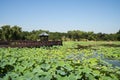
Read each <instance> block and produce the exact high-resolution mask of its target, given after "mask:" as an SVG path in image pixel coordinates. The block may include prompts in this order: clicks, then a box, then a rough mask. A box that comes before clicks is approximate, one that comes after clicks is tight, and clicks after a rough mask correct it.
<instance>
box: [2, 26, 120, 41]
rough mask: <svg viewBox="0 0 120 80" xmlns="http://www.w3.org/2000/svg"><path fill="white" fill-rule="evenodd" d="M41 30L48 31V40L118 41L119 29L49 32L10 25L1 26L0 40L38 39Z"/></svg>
mask: <svg viewBox="0 0 120 80" xmlns="http://www.w3.org/2000/svg"><path fill="white" fill-rule="evenodd" d="M42 32H47V33H49V39H50V40H63V41H120V30H119V31H118V32H116V33H113V34H105V33H94V32H84V31H80V30H73V31H68V32H67V33H60V32H49V31H46V30H33V31H31V32H28V31H22V29H21V27H19V26H13V27H11V26H10V25H4V26H1V29H0V40H38V39H39V36H38V35H39V34H40V33H42Z"/></svg>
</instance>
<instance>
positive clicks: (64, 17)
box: [0, 0, 120, 33]
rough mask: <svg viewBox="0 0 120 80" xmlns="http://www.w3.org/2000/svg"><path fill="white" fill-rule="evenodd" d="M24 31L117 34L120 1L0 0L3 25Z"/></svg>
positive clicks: (119, 19) (0, 16) (119, 26)
mask: <svg viewBox="0 0 120 80" xmlns="http://www.w3.org/2000/svg"><path fill="white" fill-rule="evenodd" d="M6 24H8V25H12V26H13V25H18V26H20V27H22V30H25V31H32V30H38V29H43V30H49V31H58V32H67V31H68V30H82V31H94V32H96V33H98V32H103V33H115V32H117V31H118V30H119V29H120V0H0V26H2V25H6Z"/></svg>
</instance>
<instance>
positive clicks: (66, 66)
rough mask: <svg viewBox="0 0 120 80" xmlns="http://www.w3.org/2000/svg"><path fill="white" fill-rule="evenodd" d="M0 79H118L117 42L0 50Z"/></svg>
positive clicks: (119, 73)
mask: <svg viewBox="0 0 120 80" xmlns="http://www.w3.org/2000/svg"><path fill="white" fill-rule="evenodd" d="M0 80H120V42H92V41H91V42H80V41H79V42H75V41H69V42H64V43H63V46H53V47H41V48H0Z"/></svg>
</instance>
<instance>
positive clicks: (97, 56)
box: [67, 51, 120, 67]
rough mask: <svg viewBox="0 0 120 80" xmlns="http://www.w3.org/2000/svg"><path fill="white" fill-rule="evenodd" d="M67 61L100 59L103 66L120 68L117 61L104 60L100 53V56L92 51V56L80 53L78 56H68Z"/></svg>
mask: <svg viewBox="0 0 120 80" xmlns="http://www.w3.org/2000/svg"><path fill="white" fill-rule="evenodd" d="M67 58H68V59H70V58H72V59H74V60H80V61H82V60H83V58H86V59H90V58H99V59H101V60H102V61H103V62H105V63H104V65H108V64H111V65H112V67H120V61H119V60H115V59H114V60H113V59H109V58H106V57H105V56H104V55H103V54H102V53H101V54H98V53H97V51H94V53H92V55H90V56H85V54H84V53H80V54H77V55H75V54H70V55H68V56H67Z"/></svg>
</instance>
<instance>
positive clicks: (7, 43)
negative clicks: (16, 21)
mask: <svg viewBox="0 0 120 80" xmlns="http://www.w3.org/2000/svg"><path fill="white" fill-rule="evenodd" d="M53 45H62V41H26V40H16V41H0V47H41V46H53Z"/></svg>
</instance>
